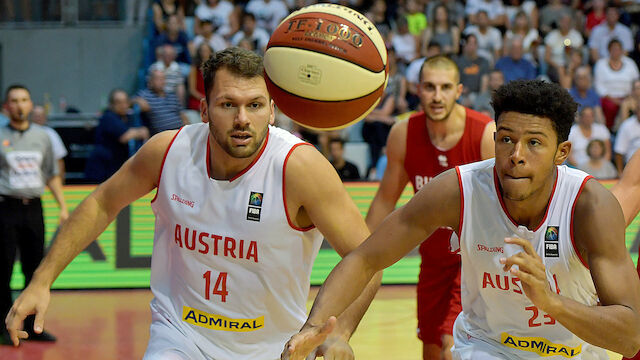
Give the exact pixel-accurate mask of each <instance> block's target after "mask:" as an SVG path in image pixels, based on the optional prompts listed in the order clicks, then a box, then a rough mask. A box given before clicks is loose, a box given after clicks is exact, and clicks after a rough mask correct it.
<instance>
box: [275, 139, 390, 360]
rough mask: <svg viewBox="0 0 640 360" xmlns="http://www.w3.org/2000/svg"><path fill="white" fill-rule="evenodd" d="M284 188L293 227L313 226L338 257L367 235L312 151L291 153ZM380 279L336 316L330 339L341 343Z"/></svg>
mask: <svg viewBox="0 0 640 360" xmlns="http://www.w3.org/2000/svg"><path fill="white" fill-rule="evenodd" d="M285 188H286V198H287V209H288V212H289V215H290V217H291V219H292V221H294V222H295V225H296V226H299V227H303V228H304V227H308V226H310V225H311V224H314V225H315V226H316V227H317V228H318V230H320V232H321V233H322V234H323V235H324V236H325V238H326V239H327V241H328V242H329V243H330V244H331V246H333V248H334V249H335V250H336V251H337V252H338V254H340V256H343V257H344V256H346V255H347V254H348V253H349V252H351V251H353V250H354V249H355V248H356V247H357V246H358V245H360V243H362V241H364V239H366V238H367V236H369V230H368V228H367V226H366V224H365V223H364V220H363V218H362V215H361V214H360V211H359V210H358V208H357V207H356V205H355V204H354V202H353V200H351V197H350V196H349V194H347V191H346V190H345V188H344V186H343V184H342V181H340V178H339V177H338V175H337V173H336V172H335V170H334V168H333V166H331V164H330V163H329V162H328V161H327V160H326V159H325V158H324V156H322V154H320V153H319V152H318V151H317V150H316V149H315V148H313V147H311V146H299V147H297V148H296V149H294V150H293V152H292V154H291V156H290V158H289V161H288V163H287V166H286V173H285ZM381 277H382V273H380V274H378V275H377V276H375V277H374V278H373V280H371V281H370V283H369V285H368V286H367V288H366V290H365V291H364V293H363V294H362V296H361V297H360V298H359V299H358V300H357V301H355V302H354V303H353V304H352V305H351V306H350V307H349V308H348V309H347V311H345V312H344V313H342V314H340V316H339V317H338V323H337V327H336V329H335V331H334V334H333V335H332V336H337V337H339V338H340V339H342V340H343V344H344V343H345V342H346V341H348V340H349V338H350V337H351V334H352V333H353V331H354V330H355V328H356V326H357V325H358V323H359V322H360V319H361V318H362V316H363V315H364V313H365V311H366V310H367V308H368V307H369V304H370V303H371V300H373V297H374V296H375V293H376V291H377V290H378V287H379V286H380V280H381ZM336 315H338V314H336ZM329 341H331V340H329ZM332 343H334V341H333V342H332ZM335 346H337V347H340V346H341V345H340V344H339V343H335ZM322 350H329V349H321V351H322ZM344 350H345V351H346V350H347V349H344ZM348 351H350V349H349V350H348ZM325 357H326V355H325Z"/></svg>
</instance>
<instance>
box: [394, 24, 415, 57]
mask: <svg viewBox="0 0 640 360" xmlns="http://www.w3.org/2000/svg"><path fill="white" fill-rule="evenodd" d="M396 26H397V30H396V31H395V32H392V33H391V46H392V47H393V50H394V51H395V52H396V56H397V57H398V61H399V63H400V65H401V69H404V68H405V67H406V66H407V65H408V64H409V63H410V62H411V61H413V60H414V59H415V58H416V57H417V56H416V55H417V46H416V37H415V36H413V34H411V33H410V32H409V25H408V23H407V18H405V17H404V16H400V17H398V19H397V20H396Z"/></svg>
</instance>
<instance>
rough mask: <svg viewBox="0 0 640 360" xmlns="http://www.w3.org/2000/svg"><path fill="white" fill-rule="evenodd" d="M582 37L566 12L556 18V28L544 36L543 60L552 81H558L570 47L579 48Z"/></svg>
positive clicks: (569, 53)
mask: <svg viewBox="0 0 640 360" xmlns="http://www.w3.org/2000/svg"><path fill="white" fill-rule="evenodd" d="M582 45H584V39H583V38H582V35H581V34H580V32H579V31H577V30H576V29H574V28H573V21H572V20H571V16H569V15H568V14H562V15H560V17H559V18H558V28H557V29H555V30H551V31H550V32H549V33H548V34H547V36H545V37H544V46H545V53H544V61H545V62H546V63H547V65H548V66H549V67H548V68H547V75H548V76H549V78H550V79H551V80H552V81H554V82H559V80H560V76H559V74H560V73H563V74H564V73H565V66H567V65H568V64H569V63H570V62H569V60H570V59H569V57H570V56H571V50H572V49H578V50H579V49H581V48H582Z"/></svg>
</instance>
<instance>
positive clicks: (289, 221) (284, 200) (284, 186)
mask: <svg viewBox="0 0 640 360" xmlns="http://www.w3.org/2000/svg"><path fill="white" fill-rule="evenodd" d="M302 145H308V146H313V145H311V144H309V143H306V142H301V143H297V144H295V145H293V146H292V147H291V149H289V152H288V153H287V156H286V157H285V158H284V164H282V202H283V206H284V213H285V215H286V216H287V223H289V226H290V227H291V228H292V229H294V230H297V231H309V230H311V229H314V228H315V227H316V226H315V225H313V224H312V225H311V226H308V227H306V228H301V227H298V226H296V225H295V224H294V223H293V221H291V218H290V217H289V209H287V189H286V184H287V182H286V172H287V162H288V161H289V156H291V153H293V150H295V149H296V148H297V147H298V146H302Z"/></svg>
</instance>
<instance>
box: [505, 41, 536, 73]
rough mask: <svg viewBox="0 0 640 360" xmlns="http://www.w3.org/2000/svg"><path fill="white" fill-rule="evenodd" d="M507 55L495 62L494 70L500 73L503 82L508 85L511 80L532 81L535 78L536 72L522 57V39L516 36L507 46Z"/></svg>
mask: <svg viewBox="0 0 640 360" xmlns="http://www.w3.org/2000/svg"><path fill="white" fill-rule="evenodd" d="M507 51H508V55H507V56H503V57H501V58H500V59H499V60H498V62H496V66H495V68H496V70H500V71H502V73H503V74H504V81H505V83H508V82H509V81H511V80H533V79H535V78H536V75H537V72H536V68H535V66H533V64H532V63H531V62H530V61H529V60H527V59H524V58H523V57H522V55H523V50H522V38H521V37H519V36H516V37H514V38H512V39H511V42H510V43H508V44H507Z"/></svg>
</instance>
